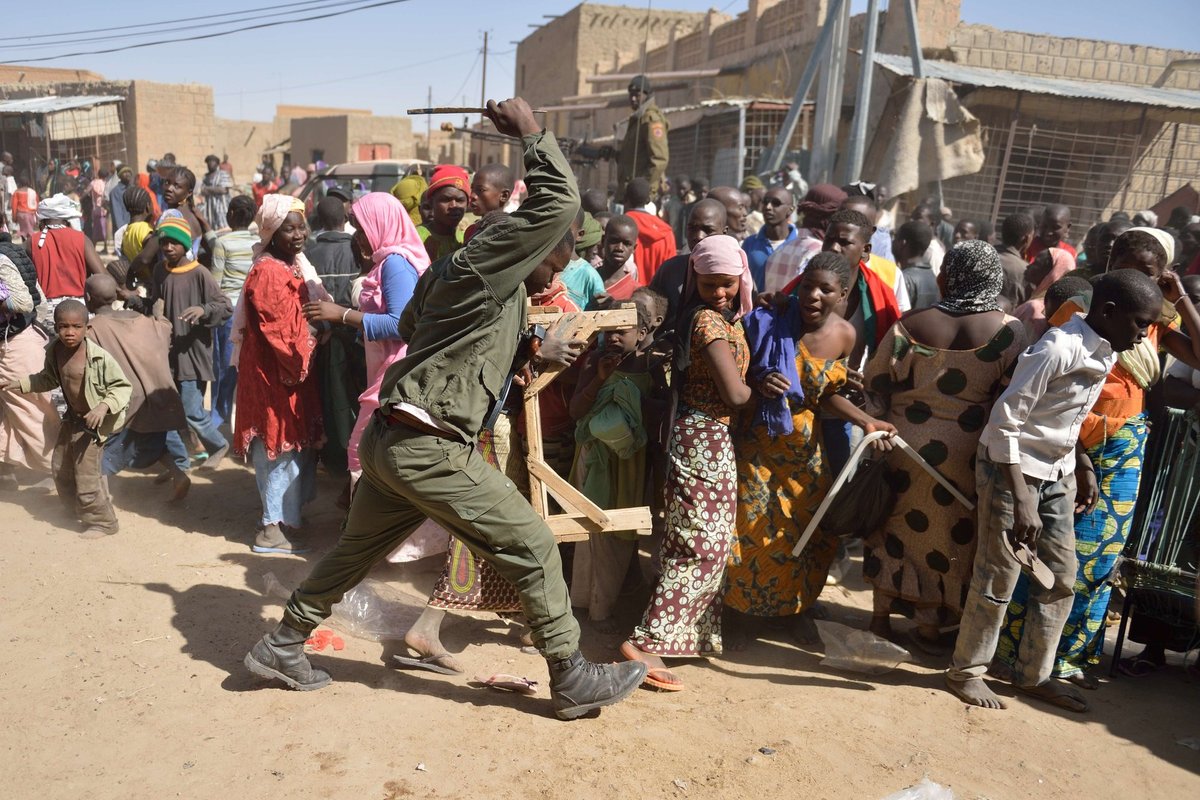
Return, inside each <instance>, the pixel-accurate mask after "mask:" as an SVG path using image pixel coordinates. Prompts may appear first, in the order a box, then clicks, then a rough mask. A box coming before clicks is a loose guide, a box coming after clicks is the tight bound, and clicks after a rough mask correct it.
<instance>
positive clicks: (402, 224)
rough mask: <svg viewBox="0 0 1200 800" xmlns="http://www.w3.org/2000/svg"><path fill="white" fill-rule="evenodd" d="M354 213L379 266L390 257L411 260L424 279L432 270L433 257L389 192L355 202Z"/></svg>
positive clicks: (374, 194)
mask: <svg viewBox="0 0 1200 800" xmlns="http://www.w3.org/2000/svg"><path fill="white" fill-rule="evenodd" d="M350 213H351V214H353V215H354V221H355V223H356V227H358V228H359V229H361V230H362V232H363V233H364V234H366V237H367V242H368V243H369V244H370V245H371V261H372V262H373V263H374V264H375V266H379V265H380V264H382V263H383V260H384V259H385V258H387V257H388V256H390V255H401V256H404V257H405V258H406V259H408V263H410V264H412V265H413V267H414V268H416V270H417V274H418V275H420V274H421V273H422V272H424V271H425V270H426V269H428V268H429V253H427V252H426V251H425V244H424V243H423V242H422V241H421V234H419V233H417V226H416V225H413V221H412V217H410V216H409V214H408V212H407V211H405V210H404V204H403V203H401V202H400V201H399V200H397V199H396V198H395V197H394V196H393V195H390V194H388V193H387V192H370V193H369V194H365V195H363V196H362V197H360V198H359V199H358V200H356V201H355V203H354V205H353V206H351V209H350Z"/></svg>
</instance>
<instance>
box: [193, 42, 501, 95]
mask: <svg viewBox="0 0 1200 800" xmlns="http://www.w3.org/2000/svg"><path fill="white" fill-rule="evenodd" d="M478 52H479V51H478V50H463V51H461V52H458V53H449V54H447V55H444V56H438V57H437V58H425V59H422V60H420V61H416V62H413V63H412V64H400V65H398V66H395V67H388V68H387V69H379V70H375V71H374V72H360V73H359V74H357V75H345V76H343V77H341V78H329V79H328V80H323V81H310V82H308V83H297V84H295V85H293V86H272V87H271V88H269V89H254V90H252V91H249V92H244V91H236V92H226V91H219V92H216V94H219V95H239V96H240V95H251V94H275V93H276V92H288V91H291V90H293V89H307V88H309V87H310V86H326V85H328V84H331V83H345V82H346V81H355V80H359V79H360V78H373V77H375V76H376V75H386V74H388V73H389V72H400V71H401V70H406V69H413V68H414V67H420V66H424V65H425V64H435V63H437V62H439V61H448V60H449V59H452V58H460V57H462V56H466V55H470V54H471V53H478ZM472 69H474V68H473V67H472Z"/></svg>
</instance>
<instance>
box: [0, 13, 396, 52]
mask: <svg viewBox="0 0 1200 800" xmlns="http://www.w3.org/2000/svg"><path fill="white" fill-rule="evenodd" d="M407 2H409V0H380V2H376V3H370V4H369V5H365V6H359V7H357V8H348V9H346V10H344V11H335V12H333V13H331V14H314V15H313V16H310V17H299V18H296V19H280V20H272V21H271V22H260V23H258V24H256V25H247V26H245V27H243V28H233V29H232V30H227V31H215V32H213V33H202V34H196V35H191V36H188V38H187V41H188V42H195V41H198V40H202V39H217V38H219V37H222V36H230V35H232V34H235V33H243V32H245V31H254V30H260V29H262V28H276V27H282V26H284V25H295V24H297V23H300V22H313V21H315V20H321V19H329V18H331V17H340V16H343V15H345V14H353V13H354V12H356V11H366V10H368V9H372V8H382V7H384V6H394V5H397V4H399V3H407ZM178 43H179V38H178V37H174V38H171V39H162V40H160V41H156V42H141V43H138V44H127V45H124V46H122V47H110V48H103V49H100V50H82V51H79V52H76V53H61V54H59V55H53V56H39V57H38V58H22V59H17V60H14V61H0V64H33V63H37V62H39V61H58V60H60V59H63V58H75V57H77V56H97V55H106V54H108V53H121V52H124V51H126V50H136V49H139V48H142V47H157V46H159V45H164V44H178Z"/></svg>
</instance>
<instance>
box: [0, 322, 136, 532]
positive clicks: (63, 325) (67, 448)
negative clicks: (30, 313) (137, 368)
mask: <svg viewBox="0 0 1200 800" xmlns="http://www.w3.org/2000/svg"><path fill="white" fill-rule="evenodd" d="M87 319H88V315H87V308H85V307H84V305H83V303H81V302H79V301H78V300H74V299H67V300H63V301H62V302H61V303H59V305H58V307H57V308H55V309H54V332H55V333H56V334H57V335H58V338H56V339H55V340H54V341H53V342H51V344H50V345H49V346H48V347H47V348H46V362H45V366H44V367H43V368H42V371H41V372H39V373H36V374H34V375H30V376H28V377H26V378H21V379H20V380H17V381H12V382H10V383H9V384H8V385H6V386H5V387H4V388H5V389H7V390H8V391H18V392H23V393H29V392H48V391H50V390H51V389H57V388H59V387H62V390H63V394H64V395H65V397H66V400H67V413H66V415H65V416H64V417H63V425H62V428H61V429H60V430H59V434H58V442H57V443H56V444H55V446H54V458H53V470H54V483H55V486H56V487H57V488H58V496H59V498H60V499H62V501H63V502H64V503H67V504H69V505H71V506H72V507H73V508H74V510H75V513H76V514H78V515H79V519H80V521H81V522H83V523H84V524H85V525H87V529H86V530H84V532H83V533H82V534H80V535H81V536H82V538H84V539H99V538H101V537H102V536H106V535H109V534H113V533H116V532H117V515H116V512H114V511H113V507H112V498H110V497H109V494H108V485H107V483H106V481H105V480H104V479H103V476H102V475H101V471H100V456H101V452H102V445H103V443H104V440H106V439H108V438H109V437H110V436H112V435H113V434H114V433H115V432H116V431H118V430H119V429H120V428H121V426H122V425H124V423H125V408H126V406H128V405H129V396H130V392H131V390H132V387H131V385H130V383H129V380H128V379H127V378H126V377H125V374H124V373H123V372H122V371H121V367H120V366H119V365H118V364H117V362H116V361H115V360H114V359H113V357H112V356H111V355H109V354H108V353H107V352H105V351H104V350H103V349H102V348H101V347H100V346H99V345H98V344H95V343H94V342H92V341H89V340H87V339H86V338H85V334H86V333H87V326H88V325H87Z"/></svg>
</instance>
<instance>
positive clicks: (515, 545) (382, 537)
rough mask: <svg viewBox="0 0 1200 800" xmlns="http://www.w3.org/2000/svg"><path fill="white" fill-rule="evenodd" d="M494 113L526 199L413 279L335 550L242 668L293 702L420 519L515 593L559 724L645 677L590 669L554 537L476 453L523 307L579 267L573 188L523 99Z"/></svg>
mask: <svg viewBox="0 0 1200 800" xmlns="http://www.w3.org/2000/svg"><path fill="white" fill-rule="evenodd" d="M487 116H488V118H489V119H491V120H492V122H493V123H494V124H495V126H496V129H497V130H498V131H500V132H501V133H505V134H508V135H511V136H517V137H520V138H521V140H522V143H523V146H524V158H525V170H526V173H527V174H526V176H525V182H526V184H527V185H528V186H529V197H528V199H527V200H526V201H525V202H524V203H522V204H521V207H520V208H519V209H517V211H516V212H514V213H513V214H512V215H511V216H510V217H508V218H507V219H505V220H503V221H500V222H496V223H495V224H493V225H491V226H489V227H488V228H487V229H485V230H484V231H483V232H481V233H479V234H478V235H477V236H475V237H474V238H473V239H472V240H471V241H470V242H469V243H468V244H467V246H466V247H464V248H462V249H461V250H458V251H456V252H455V253H454V254H453V255H450V256H447V257H445V258H442V259H440V260H439V261H437V262H436V263H434V264H433V265H432V266H431V267H430V268H429V269H428V270H427V271H426V272H425V274H423V275H422V276H421V278H420V279H419V280H418V282H417V285H416V288H415V289H414V291H413V297H412V300H411V302H410V303H409V304H408V306H407V307H406V309H405V310H404V313H403V315H402V316H401V319H400V334H401V336H402V337H403V339H404V340H405V341H406V342H408V355H407V356H406V357H405V358H404V359H402V360H401V361H399V362H397V363H396V364H394V365H393V366H392V367H390V368H389V369H388V372H387V374H386V375H385V376H384V380H383V386H382V388H381V389H380V393H379V396H380V409H379V411H377V412H376V416H375V417H374V418H373V419H372V421H371V424H370V425H369V426H368V427H367V429H366V431H365V432H364V433H363V437H362V443H361V444H360V447H359V458H360V460H361V462H362V469H363V475H362V479H361V480H360V481H359V484H358V486H357V488H356V490H355V493H354V499H353V502H352V503H351V506H350V512H349V514H348V516H347V518H346V523H345V526H344V528H343V532H342V537H341V539H340V540H339V541H338V543H337V545H336V546H335V547H334V549H333V550H332V551H331V552H329V553H328V554H327V555H326V556H325V557H324V558H323V559H322V560H321V562H320V563H318V564H317V565H316V567H314V568H313V571H312V573H311V574H310V575H309V576H308V578H307V579H306V580H305V581H304V582H303V583H301V584H300V586H299V587H298V588H297V589H296V590H295V591H294V592H293V593H292V596H291V599H290V600H289V601H288V604H287V607H286V609H285V610H284V613H283V620H282V621H281V622H280V623H279V625H278V627H276V628H275V630H274V631H272V632H271V633H269V634H267V635H266V636H264V637H263V638H262V639H261V640H260V641H259V642H258V643H256V644H255V645H254V647H253V649H251V651H250V652H249V653H248V654H247V655H246V658H245V664H246V667H247V668H248V669H249V670H250V671H251V672H253V673H254V674H256V675H259V676H262V677H267V678H277V679H279V680H282V681H283V682H284V683H286V684H287V685H288V686H290V687H292V688H294V689H305V690H307V689H319V688H321V687H322V686H325V685H327V684H328V683H329V682H330V680H331V679H330V676H329V675H328V673H326V672H324V671H322V670H319V669H315V668H313V667H312V665H311V664H310V663H309V661H308V658H307V657H306V656H305V654H304V640H305V639H306V638H307V637H308V635H309V633H310V632H311V631H312V630H313V629H314V628H315V627H316V626H317V625H319V624H320V623H321V622H322V621H323V620H324V619H325V618H326V617H328V616H329V613H330V609H331V607H332V606H333V604H334V603H336V602H337V601H338V600H340V599H341V598H342V595H343V594H345V592H346V591H348V590H349V589H350V588H352V587H353V586H355V585H356V584H357V583H358V582H359V581H361V580H362V579H363V578H364V577H366V575H367V573H368V572H369V571H370V569H371V567H372V566H374V565H375V564H376V563H377V562H378V561H380V560H381V559H383V558H384V557H385V556H386V555H387V554H388V553H390V552H391V551H392V550H394V549H395V548H396V546H397V545H398V544H399V543H400V542H402V541H403V540H404V539H405V538H406V537H407V536H408V535H409V534H411V533H412V532H413V530H415V529H416V528H417V526H418V525H420V524H421V522H422V521H423V520H424V519H425V518H426V517H428V518H430V519H433V520H435V521H436V522H438V523H439V524H441V525H442V526H443V527H444V528H446V529H447V530H449V531H451V532H452V533H453V534H454V535H455V536H457V537H458V538H459V539H461V540H462V541H463V542H464V543H465V544H466V545H467V546H468V547H469V548H470V549H471V550H472V551H473V552H474V553H475V554H476V555H478V556H480V557H481V558H484V559H486V560H487V561H488V562H490V563H491V564H492V565H493V566H494V567H495V568H496V569H497V570H498V571H499V572H500V574H501V575H503V576H504V577H505V578H506V579H507V580H508V581H510V582H511V583H512V584H513V585H514V586H515V587H516V588H517V590H518V592H519V593H520V596H521V603H522V606H523V608H524V612H525V616H526V618H527V619H528V621H529V624H530V627H531V628H532V630H533V640H534V644H535V645H537V647H538V649H539V650H540V651H541V653H542V655H543V656H544V657H545V658H546V660H547V661H548V662H549V667H550V692H551V699H552V702H553V704H554V711H555V714H557V716H558V717H560V718H561V719H574V718H576V717H580V716H583V715H584V714H586V713H588V712H589V711H591V710H593V709H597V708H599V707H601V706H605V705H609V704H612V703H616V702H618V701H620V700H622V699H624V698H625V697H627V696H628V695H629V694H630V693H631V692H633V691H634V689H636V688H637V686H638V685H639V684H640V683H641V682H642V678H643V677H644V676H645V672H646V670H645V665H643V664H640V663H639V662H625V663H621V664H603V665H602V664H593V663H590V662H588V661H586V660H585V659H584V658H583V656H582V654H581V653H580V652H579V624H578V623H577V622H576V621H575V617H574V616H572V614H571V604H570V600H569V598H568V596H567V586H566V582H565V581H564V580H563V574H562V562H561V560H560V558H559V554H558V547H557V546H556V544H555V541H554V536H553V534H551V532H550V529H549V528H548V527H547V526H546V523H545V522H544V521H543V520H542V519H541V518H540V517H538V516H537V514H536V513H534V511H533V508H532V507H531V506H530V505H529V503H528V501H527V500H525V498H524V497H523V496H522V495H521V494H520V492H518V491H517V488H516V486H514V485H513V483H512V481H510V480H509V479H508V478H506V477H505V476H504V475H503V474H502V473H500V472H499V471H497V470H496V469H495V468H493V467H492V466H490V465H489V464H488V463H487V462H486V461H484V458H483V456H482V455H480V454H479V452H478V451H477V450H476V448H475V441H476V437H477V435H478V433H479V430H480V428H482V427H483V424H484V421H485V419H486V418H487V415H488V411H489V407H490V406H491V405H492V404H494V403H495V402H496V399H497V398H498V397H499V396H500V394H501V390H502V389H503V387H504V384H505V383H506V381H507V380H508V372H509V369H510V367H511V365H512V362H513V358H514V356H515V354H516V350H517V342H518V338H519V336H520V334H521V331H522V330H523V329H524V328H525V327H526V307H527V302H526V300H527V297H528V294H533V293H536V292H540V291H543V290H544V289H545V288H546V287H548V286H549V285H550V283H551V281H552V280H553V279H554V275H555V273H557V272H560V271H561V270H562V269H563V267H565V266H566V264H567V261H568V260H569V259H570V258H571V256H572V251H573V249H574V237H573V236H572V235H571V232H570V226H571V221H572V220H573V219H574V218H575V214H576V213H577V212H578V210H579V190H578V188H577V187H576V185H575V179H574V177H573V176H572V174H571V168H570V166H569V165H568V164H567V160H566V158H564V157H563V154H562V151H560V150H559V148H558V144H557V142H556V141H555V139H554V136H553V135H552V134H550V133H548V132H544V131H542V130H541V129H540V126H539V125H538V123H537V122H536V121H535V120H534V118H533V113H532V112H531V111H530V109H529V105H528V104H527V103H526V102H525V101H524V100H522V99H521V98H516V99H513V100H507V101H505V102H503V103H500V104H499V105H497V104H496V103H495V102H494V101H492V102H489V103H488V111H487Z"/></svg>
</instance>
